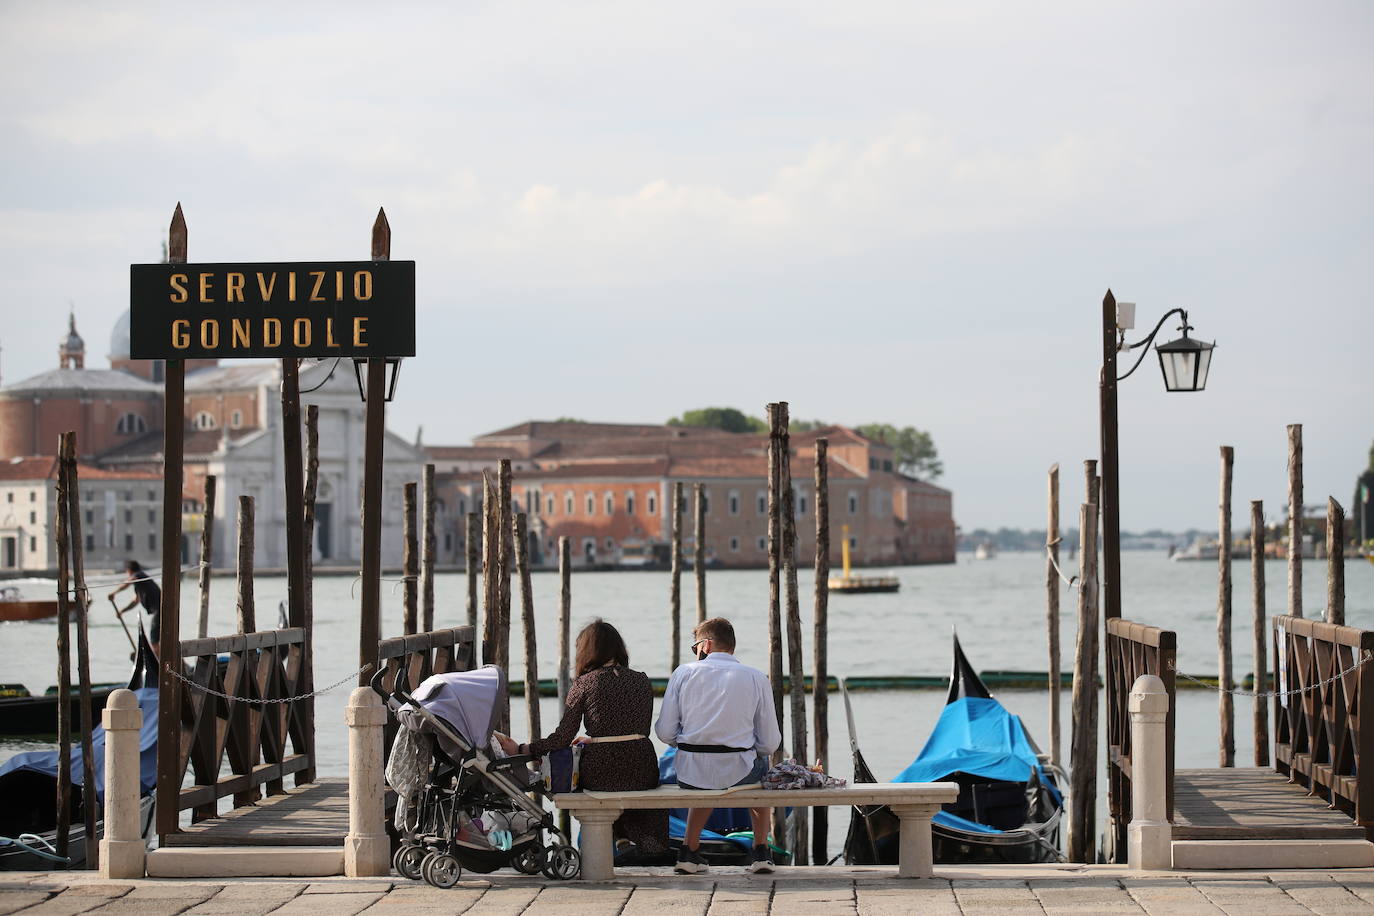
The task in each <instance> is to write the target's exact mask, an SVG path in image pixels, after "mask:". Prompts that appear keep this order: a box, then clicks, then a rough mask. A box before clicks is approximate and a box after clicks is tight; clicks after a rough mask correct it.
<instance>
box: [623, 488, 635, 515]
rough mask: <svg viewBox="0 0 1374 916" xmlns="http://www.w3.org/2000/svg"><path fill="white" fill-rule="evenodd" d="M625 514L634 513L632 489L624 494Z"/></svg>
mask: <svg viewBox="0 0 1374 916" xmlns="http://www.w3.org/2000/svg"><path fill="white" fill-rule="evenodd" d="M625 514H626V515H634V514H635V494H634V492H633V491H631V492H629V493H626V494H625Z"/></svg>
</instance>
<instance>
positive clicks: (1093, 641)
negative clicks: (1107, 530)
mask: <svg viewBox="0 0 1374 916" xmlns="http://www.w3.org/2000/svg"><path fill="white" fill-rule="evenodd" d="M1078 530H1079V532H1081V533H1080V536H1079V541H1080V542H1079V547H1078V558H1079V582H1081V583H1082V586H1081V587H1080V588H1079V590H1078V641H1077V648H1076V651H1075V653H1074V663H1073V734H1072V737H1071V739H1070V750H1069V759H1070V779H1069V828H1068V841H1067V844H1066V848H1067V853H1068V859H1069V861H1070V862H1086V863H1091V862H1094V861H1096V853H1097V840H1096V827H1097V737H1098V736H1097V652H1098V646H1097V627H1098V620H1097V616H1098V614H1097V611H1098V608H1097V581H1098V580H1097V506H1095V505H1093V504H1092V503H1084V504H1083V506H1082V508H1081V509H1080V510H1079V521H1078Z"/></svg>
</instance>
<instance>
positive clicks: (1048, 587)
mask: <svg viewBox="0 0 1374 916" xmlns="http://www.w3.org/2000/svg"><path fill="white" fill-rule="evenodd" d="M1045 550H1046V553H1047V556H1046V557H1045V634H1046V636H1047V637H1048V643H1049V655H1050V658H1049V662H1050V672H1049V682H1048V686H1049V691H1050V763H1051V764H1053V765H1054V766H1059V765H1060V757H1059V749H1060V746H1061V726H1060V722H1059V686H1060V685H1059V681H1060V676H1059V592H1060V588H1059V464H1058V463H1055V464H1052V465H1050V479H1049V520H1048V523H1047V524H1046V526H1045Z"/></svg>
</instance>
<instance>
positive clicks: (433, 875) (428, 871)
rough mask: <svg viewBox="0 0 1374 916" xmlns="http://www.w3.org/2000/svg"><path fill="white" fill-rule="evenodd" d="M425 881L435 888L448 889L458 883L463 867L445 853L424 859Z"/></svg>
mask: <svg viewBox="0 0 1374 916" xmlns="http://www.w3.org/2000/svg"><path fill="white" fill-rule="evenodd" d="M424 872H425V880H426V881H428V882H429V883H430V884H432V885H434V886H435V887H441V888H449V887H453V885H455V884H457V883H458V879H459V878H461V877H462V876H463V866H461V865H459V864H458V860H457V859H455V858H454V857H453V856H451V855H449V854H448V853H446V852H440V853H435V854H433V855H429V856H426V857H425V865H424Z"/></svg>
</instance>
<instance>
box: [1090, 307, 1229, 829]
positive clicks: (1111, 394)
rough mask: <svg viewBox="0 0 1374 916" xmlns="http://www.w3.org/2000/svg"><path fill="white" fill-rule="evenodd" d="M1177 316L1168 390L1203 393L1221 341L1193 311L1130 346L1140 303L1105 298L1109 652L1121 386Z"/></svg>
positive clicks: (1117, 540) (1117, 596)
mask: <svg viewBox="0 0 1374 916" xmlns="http://www.w3.org/2000/svg"><path fill="white" fill-rule="evenodd" d="M1173 315H1178V316H1179V317H1180V320H1181V326H1180V328H1179V330H1180V331H1182V336H1181V337H1179V338H1178V339H1177V340H1172V341H1169V342H1168V343H1164V344H1159V345H1158V346H1156V347H1155V353H1156V355H1157V356H1158V357H1159V367H1160V371H1161V373H1162V374H1163V376H1164V388H1165V390H1166V391H1202V390H1203V389H1204V388H1205V387H1206V385H1207V371H1208V369H1210V368H1211V363H1212V348H1213V347H1214V346H1216V344H1215V343H1206V342H1204V341H1200V340H1196V339H1194V338H1192V337H1189V336H1188V332H1189V331H1190V330H1192V325H1190V324H1188V313H1187V311H1185V310H1184V309H1181V308H1176V309H1170V310H1169V311H1168V312H1165V313H1164V316H1163V317H1162V318H1160V319H1159V322H1158V323H1157V324H1156V325H1155V327H1154V330H1152V331H1151V332H1150V333H1149V335H1148V336H1146V337H1145V338H1143V339H1142V340H1139V341H1136V342H1135V343H1127V342H1126V332H1127V331H1129V330H1132V329H1133V328H1134V327H1135V303H1132V302H1122V303H1118V302H1117V301H1116V297H1115V296H1113V295H1112V291H1111V290H1107V295H1106V296H1104V297H1103V299H1102V377H1101V381H1100V385H1099V391H1100V400H1101V426H1100V430H1101V448H1102V460H1101V465H1100V467H1101V473H1102V485H1101V489H1100V494H1101V495H1100V496H1099V501H1100V503H1101V505H1100V506H1099V511H1100V512H1101V515H1102V564H1103V568H1102V626H1103V631H1102V633H1103V641H1102V644H1103V646H1104V648H1105V647H1106V645H1107V641H1106V626H1107V621H1108V620H1110V619H1111V618H1113V617H1120V616H1121V510H1120V489H1121V488H1120V474H1119V466H1118V463H1117V410H1116V385H1117V382H1121V381H1125V380H1126V379H1127V378H1130V376H1131V375H1132V374H1133V373H1134V372H1135V371H1136V369H1139V368H1140V364H1141V363H1142V362H1144V360H1145V357H1146V356H1147V355H1149V350H1148V347H1149V345H1150V344H1151V343H1153V342H1154V339H1155V336H1156V335H1158V334H1159V331H1160V328H1162V327H1164V322H1166V321H1168V320H1169V318H1170V317H1172V316H1173ZM1142 348H1146V349H1145V350H1144V352H1142V353H1141V354H1140V356H1139V357H1138V358H1137V359H1136V361H1135V363H1134V364H1132V366H1131V368H1130V369H1129V370H1127V372H1126V374H1125V375H1121V376H1118V375H1117V374H1116V373H1117V365H1116V363H1117V354H1118V353H1125V352H1130V351H1132V350H1138V349H1142ZM1104 671H1105V674H1106V678H1105V683H1106V684H1107V685H1108V686H1109V688H1110V685H1112V684H1114V683H1115V680H1114V678H1113V674H1114V673H1115V672H1114V671H1113V665H1112V658H1111V656H1110V655H1108V656H1107V657H1106V665H1105V667H1104ZM1107 788H1108V796H1109V797H1108V800H1107V809H1108V811H1116V810H1118V804H1117V799H1116V798H1115V794H1116V786H1115V782H1114V781H1113V780H1110V779H1109V780H1108V781H1107ZM1113 829H1116V830H1118V832H1119V830H1121V829H1124V825H1113Z"/></svg>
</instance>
